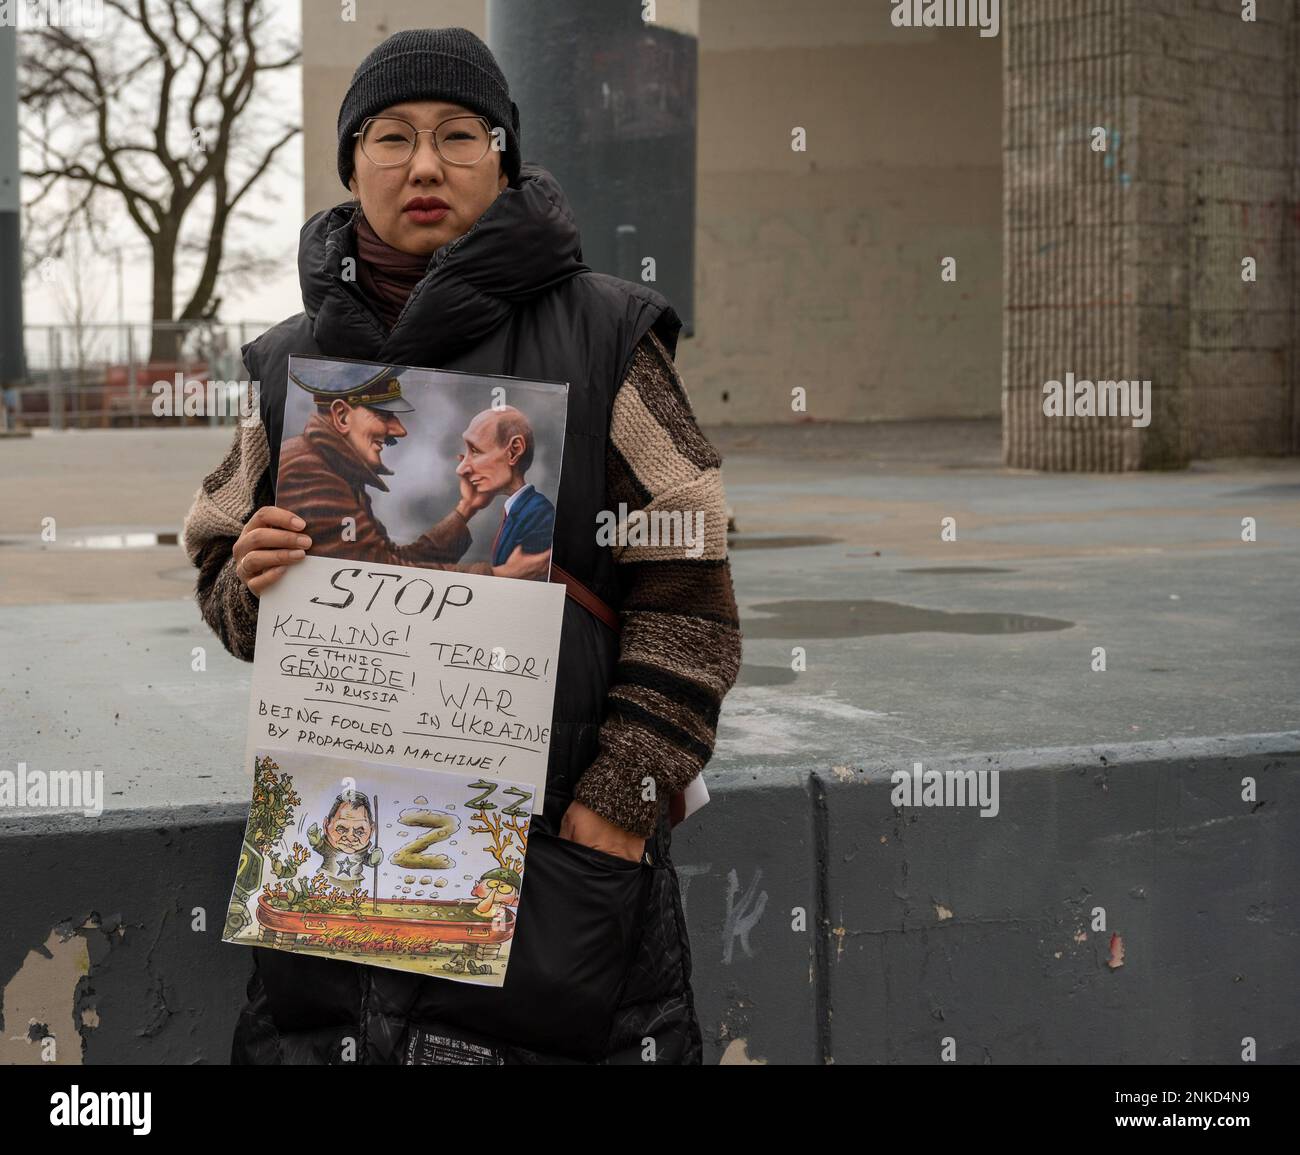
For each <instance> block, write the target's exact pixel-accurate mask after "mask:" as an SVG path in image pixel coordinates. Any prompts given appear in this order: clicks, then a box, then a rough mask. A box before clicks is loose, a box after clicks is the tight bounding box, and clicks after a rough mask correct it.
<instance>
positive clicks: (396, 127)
mask: <svg viewBox="0 0 1300 1155" xmlns="http://www.w3.org/2000/svg"><path fill="white" fill-rule="evenodd" d="M361 148H362V151H363V152H365V154H366V156H368V157H369V158H370V159H371V160H372V161H374V163H375V164H401V163H402V162H403V161H406V160H409V159H410V156H411V153H412V152H414V151H415V129H413V128H412V127H411V126H410V125H409V124H407V123H406V122H405V121H404V120H393V119H391V118H389V117H386V116H380V117H376V118H375V119H374V120H372V121H371V122H370V123H369V124H368V125H366V131H365V132H364V133H363V134H362V137H361Z"/></svg>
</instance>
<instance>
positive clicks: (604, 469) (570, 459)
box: [184, 28, 740, 1063]
mask: <svg viewBox="0 0 1300 1155" xmlns="http://www.w3.org/2000/svg"><path fill="white" fill-rule="evenodd" d="M403 121H404V122H406V123H405V124H403V123H402V122H403ZM338 123H339V152H338V168H339V176H340V179H341V180H342V181H343V183H344V184H345V185H346V186H347V187H348V188H349V190H351V192H352V194H353V198H354V201H353V203H351V204H346V203H345V204H342V205H339V206H336V207H335V208H333V209H329V210H326V211H324V212H321V213H319V214H317V215H316V216H314V217H312V218H311V220H309V221H308V222H307V224H306V225H305V226H304V227H303V229H302V232H301V242H300V249H299V257H298V267H299V275H300V280H301V284H302V295H303V309H304V311H303V312H302V313H299V314H297V315H295V316H293V317H290V318H288V319H287V320H285V321H283V322H281V323H280V324H279V325H277V326H275V327H274V328H273V329H270V330H269V331H268V332H266V333H264V334H263V335H262V336H261V337H259V338H258V339H257V340H255V341H253V342H251V343H250V344H248V345H246V346H245V347H244V350H243V352H244V358H245V365H246V367H247V370H248V374H249V377H250V379H252V380H254V381H259V382H261V401H260V404H261V416H262V422H261V424H260V425H258V424H256V423H253V424H251V425H249V426H248V427H241V428H240V430H239V431H238V433H237V435H236V440H235V443H234V445H233V446H232V447H231V449H230V452H229V453H228V455H227V457H226V459H225V460H224V461H223V462H222V463H221V465H220V466H219V467H218V468H217V469H216V470H215V471H214V472H213V473H212V474H210V475H209V476H208V477H207V478H206V479H205V480H204V482H203V487H202V489H201V490H200V492H199V493H198V494H197V495H196V498H195V503H194V506H193V508H192V509H191V511H190V513H189V515H188V517H187V518H186V524H185V533H184V541H185V546H186V549H187V551H188V553H189V555H190V558H191V560H192V561H193V562H194V564H195V565H196V566H197V567H198V568H199V571H200V572H199V578H198V588H197V597H198V601H199V604H200V607H201V610H202V613H203V616H204V618H205V619H206V620H207V622H208V623H209V624H210V625H211V626H212V628H213V629H214V630H215V631H216V632H217V634H218V635H219V636H220V638H221V640H222V642H223V644H224V645H225V646H226V647H227V649H229V650H230V652H231V653H233V654H234V655H235V656H236V657H239V658H242V659H244V660H251V658H252V655H253V646H254V642H255V638H256V628H257V605H258V598H259V596H260V595H261V594H262V593H263V592H264V591H265V590H266V589H267V588H268V587H269V586H271V585H272V584H273V583H274V582H275V581H277V580H278V579H279V577H280V576H281V575H282V574H283V572H284V570H285V568H286V567H287V566H289V565H292V564H294V563H295V562H296V561H297V560H298V559H300V558H301V557H302V556H303V551H304V549H305V548H307V547H309V546H310V541H309V539H307V538H306V537H305V536H304V535H302V534H301V533H300V531H301V530H302V529H303V528H305V526H304V524H303V523H302V520H301V519H300V518H297V517H296V515H295V513H294V511H293V510H282V509H277V508H275V507H273V506H272V504H271V478H272V477H273V476H275V473H276V469H277V464H278V447H279V443H280V434H281V420H282V410H283V401H284V389H285V382H286V379H287V362H288V358H289V356H290V355H291V354H314V355H324V356H339V357H349V358H355V359H361V360H373V361H377V362H384V363H391V364H410V365H423V366H430V367H435V368H442V369H454V370H464V371H472V372H478V373H494V374H505V375H510V376H517V377H524V378H531V379H542V380H560V381H567V382H569V409H568V417H567V423H566V429H565V444H564V458H563V463H562V469H561V486H560V490H559V494H558V500H557V502H556V516H555V530H554V541H553V561H554V565H555V567H556V571H557V572H559V573H562V574H564V575H566V577H568V579H569V580H568V581H567V582H566V584H569V592H570V594H572V595H573V596H572V597H568V598H566V599H565V611H564V621H563V627H562V632H561V645H560V656H559V669H560V671H561V673H560V677H559V679H558V681H557V688H556V696H555V710H554V719H553V726H552V742H551V749H550V754H549V763H548V772H547V773H548V777H547V786H546V794H545V801H544V805H543V806H542V807H541V808H540V809H539V810H538V811H537V812H535V814H534V818H533V828H532V829H533V832H534V833H537V832H541V833H542V834H543V837H548V836H549V837H554V836H557V835H558V841H559V842H561V843H562V844H563V845H564V846H566V847H569V848H570V850H571V852H572V853H574V854H575V855H577V856H578V858H577V859H576V860H575V861H580V864H581V868H582V869H581V870H580V871H578V870H576V868H575V874H574V877H575V878H577V877H578V876H579V875H581V876H582V878H583V885H585V884H586V882H587V881H588V879H589V878H590V879H595V880H596V882H597V883H598V884H599V883H602V882H603V880H604V879H606V878H608V879H609V880H611V882H615V881H616V880H617V878H618V877H619V876H620V872H622V873H623V874H624V875H625V874H626V873H627V872H628V871H631V872H632V873H633V874H634V875H636V876H637V877H638V878H639V877H641V874H640V872H642V871H644V872H645V874H646V875H648V881H647V884H646V886H645V888H644V891H638V892H637V894H638V898H637V909H636V910H635V911H634V912H633V917H634V919H635V922H636V930H637V932H638V933H637V934H636V936H635V944H634V946H632V947H631V948H629V951H628V955H627V957H626V959H625V960H623V962H625V967H624V970H625V973H624V974H623V975H621V976H620V977H619V980H618V984H617V986H618V994H617V999H616V1002H615V1003H612V1004H611V1005H610V1006H609V1007H607V1008H603V1010H602V1013H605V1014H607V1016H608V1017H607V1020H606V1021H607V1022H608V1024H609V1025H608V1030H607V1031H606V1021H602V1022H600V1023H599V1030H600V1038H601V1039H602V1045H601V1046H600V1048H599V1054H598V1055H597V1056H595V1057H597V1058H598V1059H600V1060H604V1061H608V1062H639V1061H646V1060H647V1059H650V1060H652V1061H656V1062H661V1063H664V1062H667V1063H699V1062H700V1061H701V1058H702V1045H701V1038H700V1030H699V1025H698V1022H697V1019H696V1016H695V1011H694V1007H693V1002H692V995H691V989H690V951H689V944H688V942H687V938H686V931H685V925H684V921H683V918H682V913H681V902H680V897H679V890H678V884H677V877H676V874H675V872H674V870H673V868H672V864H671V861H670V859H669V857H668V854H669V848H670V839H669V831H670V819H669V816H668V805H669V799H670V798H671V796H672V795H673V794H674V793H676V792H678V791H680V790H681V789H682V787H683V786H684V785H685V784H686V783H687V782H689V781H690V780H691V779H692V778H693V777H694V776H695V775H696V774H697V773H698V772H699V771H700V769H701V768H702V767H703V765H704V763H705V762H707V760H708V758H709V757H710V755H711V753H712V749H713V743H714V734H715V727H716V723H717V717H718V711H719V707H720V705H721V701H722V698H723V696H724V695H725V694H726V692H727V690H728V689H729V688H730V687H731V685H732V684H733V682H734V681H735V678H736V675H737V673H738V670H739V664H740V633H739V629H738V619H737V613H736V603H735V598H734V595H733V590H732V584H731V575H730V568H729V564H728V561H727V555H726V519H725V502H724V496H723V490H722V484H721V477H720V472H719V467H720V460H719V457H718V455H717V453H716V451H715V450H714V449H713V447H712V446H711V445H710V444H709V442H708V441H707V440H706V439H705V438H704V437H703V436H702V435H701V433H700V431H699V429H698V427H697V426H696V423H695V419H694V417H693V415H692V413H691V409H690V405H689V403H688V401H687V397H686V394H685V391H684V389H683V387H682V383H681V380H680V378H679V377H678V375H677V372H676V369H675V367H674V365H673V361H672V352H673V351H674V350H675V347H676V339H677V334H678V332H679V330H680V327H681V322H680V320H679V319H678V317H677V315H676V313H675V312H674V311H673V309H672V307H671V305H669V303H668V302H667V301H666V300H665V299H664V298H663V297H662V296H661V295H660V294H658V293H657V292H655V291H654V290H652V289H649V288H646V287H645V286H642V285H637V284H633V283H631V282H627V281H622V280H618V279H616V278H614V277H610V276H606V275H604V274H599V273H594V272H592V271H591V270H590V269H589V268H588V267H587V266H586V265H585V264H583V262H582V257H581V242H580V237H579V233H578V229H577V226H576V224H575V222H574V220H573V216H572V213H571V212H570V210H569V207H568V205H567V202H566V201H565V197H564V193H563V190H562V189H561V188H560V187H559V185H558V184H557V183H556V181H555V179H554V178H553V177H552V176H551V175H550V173H548V172H547V171H546V170H545V169H543V168H541V167H539V166H537V165H533V164H528V163H524V162H523V161H522V157H521V155H520V151H519V113H518V109H517V107H516V106H515V104H514V102H513V101H512V100H511V99H510V95H509V90H508V87H507V83H506V79H505V76H504V75H503V74H502V72H501V69H500V68H499V66H498V65H497V62H496V60H495V59H494V58H493V56H492V54H491V52H490V51H489V50H488V48H487V46H486V45H485V44H483V42H482V41H481V40H479V39H478V38H477V37H476V36H474V35H473V34H472V33H470V32H468V31H466V30H465V29H460V28H451V29H419V30H411V31H405V32H399V33H397V34H396V35H394V36H391V37H390V38H389V39H387V40H386V41H384V42H383V43H382V44H381V45H379V47H378V48H376V49H375V50H374V51H373V52H371V53H370V55H369V56H367V57H366V59H365V60H363V61H362V63H361V65H360V67H359V68H358V69H357V71H356V74H355V75H354V76H353V78H352V83H351V86H350V87H349V89H348V92H347V94H346V96H345V97H344V100H343V104H342V107H341V109H340V111H339V120H338ZM488 140H490V141H493V142H501V143H503V144H504V147H503V148H497V147H491V146H489V147H486V150H485V141H488ZM354 269H355V277H353V276H352V272H353V270H354ZM620 504H623V505H625V506H626V508H627V509H628V510H643V509H647V508H653V509H654V510H662V511H666V512H672V511H680V512H681V513H682V514H683V515H684V516H683V520H684V521H688V522H690V523H693V521H690V519H694V518H696V517H697V515H700V514H702V516H703V524H704V530H705V532H704V542H703V545H704V548H703V550H702V551H701V550H700V549H699V546H698V543H697V544H695V545H694V546H692V547H691V548H689V549H686V548H683V546H682V544H681V543H676V544H672V545H669V544H656V545H626V546H621V545H619V544H617V543H615V544H609V543H608V542H606V541H605V540H604V539H603V538H602V537H601V536H600V535H598V533H597V526H598V525H600V524H601V519H600V518H599V516H598V515H599V514H600V513H601V511H602V510H617V509H618V508H619V506H620ZM449 516H450V515H449ZM610 607H615V608H616V611H615V610H611V609H610ZM620 626H621V632H619V627H620ZM651 787H653V789H651ZM643 856H644V857H643ZM638 863H640V864H641V865H640V866H638V865H637V864H638ZM620 864H621V865H620ZM534 868H535V867H534V858H533V855H532V853H531V852H530V856H529V866H528V869H529V870H530V871H533V870H534ZM535 887H536V893H535V894H534V896H533V897H534V900H535V901H537V896H538V895H539V894H541V893H542V888H541V887H540V885H539V884H536V883H535ZM524 893H525V895H527V894H528V891H527V889H525V892H524ZM593 893H594V892H593ZM521 909H522V910H523V911H525V912H526V911H527V910H528V909H529V903H528V898H527V897H525V898H524V900H523V906H522V908H521ZM615 915H617V916H618V917H620V918H621V917H623V915H624V912H622V911H611V916H615ZM255 956H256V970H255V973H254V975H253V978H252V979H251V981H250V983H249V990H248V993H249V1005H248V1006H247V1007H246V1008H245V1010H244V1012H243V1013H242V1015H241V1017H240V1022H239V1026H238V1028H237V1030H236V1036H235V1043H234V1050H233V1056H232V1057H233V1059H234V1061H236V1062H252V1063H276V1062H287V1063H338V1062H347V1061H359V1062H368V1063H400V1062H428V1061H439V1060H437V1059H429V1058H427V1057H425V1058H421V1057H420V1056H428V1055H438V1056H443V1055H445V1054H446V1053H447V1047H441V1048H440V1046H439V1045H434V1044H430V1043H429V1039H430V1038H434V1039H444V1038H445V1036H443V1035H440V1034H437V1031H438V1030H441V1029H442V1028H441V1024H445V1023H447V1022H454V1023H458V1024H459V1025H460V1026H462V1027H463V1026H464V1024H465V1022H466V1019H467V1015H468V1014H469V1012H467V1011H466V1008H467V1007H468V1008H472V1010H473V1013H479V1012H482V1013H483V1014H484V1015H489V1014H490V1013H491V1012H492V1011H493V1009H494V1008H497V1007H499V1006H501V1005H502V1000H501V996H502V994H503V993H508V992H509V991H510V989H511V987H512V986H515V987H516V989H526V976H525V977H521V978H519V979H518V980H516V972H515V970H514V969H512V970H511V981H510V982H508V983H507V984H506V988H504V990H502V991H490V990H481V989H478V988H473V989H470V988H464V987H461V986H459V985H458V984H455V983H450V982H446V981H444V980H440V979H434V978H427V977H422V976H416V975H409V974H405V973H403V972H398V971H392V970H384V969H381V968H376V967H367V966H360V965H357V964H353V963H348V962H340V961H335V960H330V959H323V958H313V957H309V956H303V955H295V954H291V953H289V952H283V951H274V950H261V949H258V950H256V951H255ZM586 961H587V960H586V959H582V958H575V959H574V960H573V973H574V975H575V976H577V975H580V974H582V971H583V964H584V962H586ZM621 965H622V964H621ZM521 969H522V968H521ZM578 981H579V980H578V979H577V978H575V980H574V982H575V983H577V982H578ZM578 993H579V992H578V990H577V989H576V987H575V990H574V992H573V994H574V996H575V997H577V996H578ZM484 998H486V999H487V1000H488V1001H486V1002H485V1001H483V1000H484ZM493 999H495V1002H493V1001H491V1000H493ZM476 1000H478V1001H476ZM539 1001H543V1000H539ZM554 1002H555V1003H556V1006H555V1007H544V1006H538V1007H536V1008H535V1009H536V1010H537V1012H538V1013H539V1015H540V1016H541V1018H539V1020H538V1021H539V1022H544V1021H546V1020H545V1014H546V1013H547V1012H549V1011H552V1010H553V1011H554V1012H555V1013H556V1014H557V1015H562V1014H563V1013H564V1004H565V1002H566V998H565V994H564V992H560V993H559V995H558V996H557V998H556V999H555V1000H554ZM530 1014H531V1009H530ZM471 1017H472V1016H471ZM597 1017H598V1018H599V1015H598V1016H597ZM555 1023H556V1025H555V1027H554V1028H553V1029H552V1030H551V1033H550V1034H549V1035H547V1037H546V1038H544V1039H542V1040H541V1041H540V1042H538V1040H537V1038H536V1033H537V1032H536V1030H534V1032H533V1036H532V1044H531V1045H530V1046H529V1047H527V1048H522V1047H516V1046H509V1045H503V1046H502V1047H501V1048H500V1049H499V1051H498V1053H497V1055H498V1057H499V1058H501V1059H502V1061H505V1062H537V1061H546V1060H547V1059H548V1058H555V1059H557V1060H559V1061H563V1060H564V1059H565V1058H566V1057H567V1058H572V1057H573V1056H574V1055H575V1053H576V1052H575V1047H574V1046H573V1045H572V1040H571V1039H570V1038H569V1037H568V1035H569V1029H568V1028H567V1027H566V1026H564V1025H563V1020H562V1019H561V1018H557V1019H556V1020H555ZM583 1026H584V1027H586V1028H588V1029H590V1024H589V1023H588V1024H583ZM574 1031H575V1033H577V1024H574ZM431 1032H432V1033H431ZM500 1033H506V1034H508V1033H509V1032H508V1031H505V1032H498V1035H497V1036H496V1037H499V1035H500ZM647 1040H653V1044H652V1045H648V1044H647ZM452 1049H453V1050H454V1049H456V1048H455V1047H452ZM476 1053H477V1052H476ZM582 1057H585V1058H587V1059H588V1060H590V1059H591V1058H592V1057H593V1056H592V1054H591V1052H590V1050H589V1049H588V1050H586V1051H585V1052H584V1054H583V1056H582ZM492 1061H496V1059H495V1058H494V1059H493V1060H492Z"/></svg>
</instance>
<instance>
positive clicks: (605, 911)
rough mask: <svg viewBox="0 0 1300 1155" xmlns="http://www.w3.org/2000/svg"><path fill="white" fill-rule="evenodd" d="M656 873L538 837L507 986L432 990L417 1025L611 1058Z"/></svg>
mask: <svg viewBox="0 0 1300 1155" xmlns="http://www.w3.org/2000/svg"><path fill="white" fill-rule="evenodd" d="M652 871H653V867H650V866H648V865H645V864H644V863H639V862H631V861H629V860H628V859H625V858H619V857H618V856H617V855H613V854H606V853H605V852H604V851H602V850H593V849H592V848H590V847H587V846H582V845H580V844H579V843H576V842H572V841H570V840H569V839H567V838H560V837H558V836H557V835H553V834H548V833H546V832H545V831H543V830H538V829H535V830H534V831H533V832H532V833H531V834H530V835H529V838H528V857H527V860H526V865H525V867H524V882H523V890H522V892H521V894H520V900H519V913H518V921H517V923H516V928H515V934H514V939H513V941H512V943H511V947H510V961H509V964H508V966H507V968H506V977H505V985H504V986H502V987H499V988H487V987H472V986H467V985H465V984H461V983H455V982H443V981H437V980H435V981H426V982H424V983H422V984H421V987H422V989H421V991H420V994H419V997H418V998H417V1000H416V1002H415V1005H414V1006H412V1008H411V1017H412V1018H413V1019H415V1020H417V1021H421V1022H426V1023H427V1022H443V1023H447V1024H449V1025H452V1026H459V1027H463V1028H465V1029H469V1030H474V1031H478V1032H481V1033H483V1034H485V1035H489V1036H492V1037H494V1038H498V1039H500V1040H502V1041H503V1042H508V1043H513V1044H515V1045H517V1046H520V1047H526V1048H529V1049H532V1050H535V1051H538V1052H541V1053H549V1054H556V1055H567V1056H570V1057H573V1058H577V1059H585V1060H595V1059H599V1058H601V1057H602V1056H603V1054H604V1051H605V1048H606V1045H607V1043H608V1040H609V1031H610V1026H611V1024H612V1022H613V1018H614V1011H615V1009H616V1008H617V1007H618V1005H619V1001H620V998H621V995H622V992H623V987H624V984H625V983H626V981H627V977H628V971H629V968H630V966H631V963H632V959H633V957H634V955H635V953H636V950H637V947H638V945H639V941H640V935H641V932H642V928H643V922H644V915H645V904H646V899H647V897H648V895H647V890H648V887H649V884H650V878H651V874H652Z"/></svg>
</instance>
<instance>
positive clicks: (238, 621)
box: [181, 399, 271, 662]
mask: <svg viewBox="0 0 1300 1155" xmlns="http://www.w3.org/2000/svg"><path fill="white" fill-rule="evenodd" d="M253 404H254V405H256V400H255V399H254V401H253ZM270 503H271V466H270V450H269V448H268V446H267V440H266V428H265V426H263V424H262V423H261V421H241V422H240V423H239V425H238V426H237V427H236V429H235V438H234V441H233V442H232V443H231V446H230V449H229V450H228V451H227V453H226V456H225V458H224V459H223V460H222V462H221V464H220V465H218V466H217V468H216V469H214V470H213V471H212V472H211V473H209V474H208V475H207V477H205V478H204V479H203V484H202V485H201V486H200V487H199V490H198V492H197V493H196V494H195V495H194V500H193V502H192V504H191V505H190V511H189V513H187V514H186V515H185V523H184V528H183V529H182V532H181V542H182V544H183V545H184V547H185V552H186V554H187V555H188V556H189V559H190V561H191V562H192V563H193V564H194V565H195V566H196V567H198V571H199V574H198V581H197V583H196V586H195V591H194V594H195V598H196V599H197V601H198V603H199V612H200V613H201V614H202V615H203V620H204V621H205V622H207V623H208V625H209V626H210V627H211V628H212V630H213V632H214V633H215V634H216V635H217V637H218V638H220V639H221V644H222V645H223V646H225V647H226V649H227V650H229V651H230V653H232V654H233V655H234V656H235V657H236V658H239V659H240V660H241V661H245V662H251V661H252V660H253V647H254V646H255V645H256V643H257V595H256V594H254V593H252V592H251V591H250V590H249V589H248V587H247V586H246V585H244V583H243V582H241V581H240V580H239V578H238V577H236V576H235V559H234V556H233V555H232V553H231V551H232V549H233V548H234V545H235V542H236V541H237V540H238V538H239V535H240V533H242V532H243V528H244V523H245V522H247V521H248V519H249V518H250V517H252V516H253V513H254V512H255V511H256V510H257V508H258V507H259V506H262V505H269V504H270Z"/></svg>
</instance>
